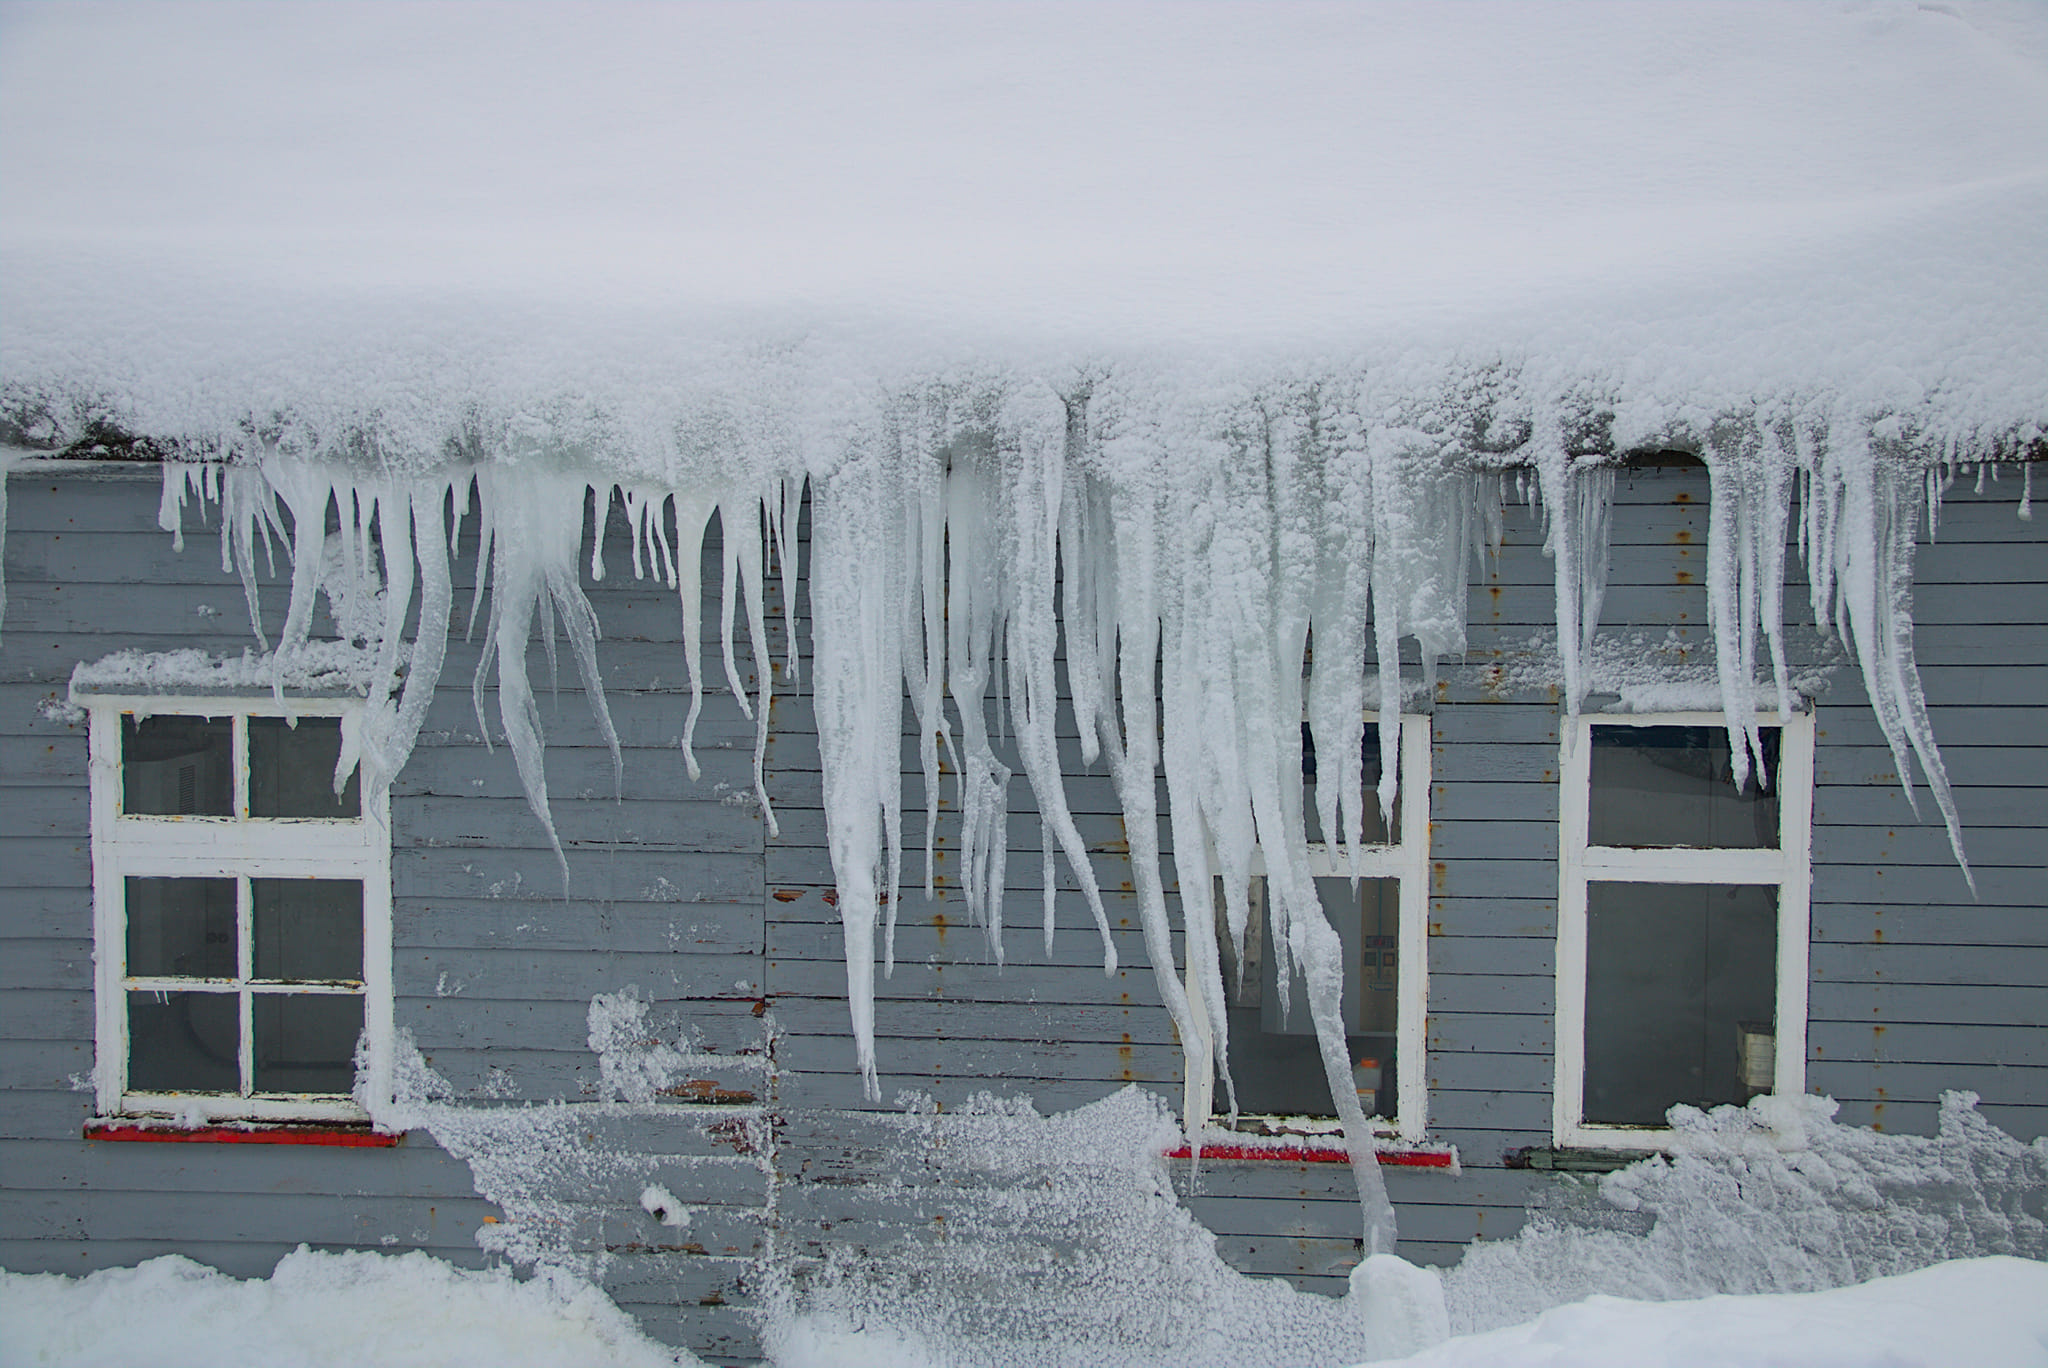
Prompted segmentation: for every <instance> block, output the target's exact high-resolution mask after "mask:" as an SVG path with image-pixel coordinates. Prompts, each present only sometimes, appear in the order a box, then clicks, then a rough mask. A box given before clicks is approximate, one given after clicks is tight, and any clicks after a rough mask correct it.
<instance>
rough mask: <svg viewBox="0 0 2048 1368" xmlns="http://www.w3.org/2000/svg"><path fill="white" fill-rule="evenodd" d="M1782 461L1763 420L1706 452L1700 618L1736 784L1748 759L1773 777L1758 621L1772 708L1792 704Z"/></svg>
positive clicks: (1784, 710) (1764, 778)
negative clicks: (1760, 686)
mask: <svg viewBox="0 0 2048 1368" xmlns="http://www.w3.org/2000/svg"><path fill="white" fill-rule="evenodd" d="M1788 465H1789V457H1788V456H1787V454H1786V452H1785V449H1784V446H1783V443H1782V441H1781V440H1780V438H1779V436H1778V434H1777V432H1776V430H1775V429H1773V428H1768V427H1767V428H1765V429H1764V430H1763V431H1762V432H1757V431H1755V430H1743V431H1741V432H1733V431H1730V432H1724V433H1722V434H1720V435H1719V436H1718V437H1717V440H1715V441H1714V442H1712V443H1711V444H1710V445H1709V447H1708V452H1707V481H1708V499H1707V519H1708V522H1707V622H1708V625H1709V628H1710V629H1711V630H1712V632H1713V635H1714V666H1715V672H1716V675H1717V677H1718V679H1719V682H1720V691H1721V712H1722V717H1723V720H1724V722H1725V723H1726V724H1727V728H1728V738H1729V751H1730V754H1731V757H1732V764H1733V770H1734V775H1733V778H1734V783H1735V785H1736V787H1737V788H1740V787H1742V786H1744V785H1746V784H1747V783H1748V782H1749V776H1750V772H1751V770H1752V767H1754V769H1755V771H1756V773H1757V776H1758V782H1759V783H1760V784H1764V785H1768V784H1769V783H1770V782H1772V777H1771V776H1770V775H1767V774H1765V773H1764V770H1763V754H1764V752H1763V738H1762V735H1761V733H1760V732H1759V730H1758V728H1757V721H1756V711H1757V709H1756V682H1755V679H1756V638H1757V633H1758V630H1759V628H1761V630H1762V633H1763V636H1764V639H1765V641H1766V642H1767V643H1768V645H1769V649H1770V656H1771V677H1772V682H1773V684H1774V685H1775V687H1776V693H1777V700H1778V713H1779V716H1780V717H1790V716H1791V715H1792V712H1793V701H1792V690H1791V686H1790V684H1789V683H1788V679H1787V675H1786V670H1785V660H1784V650H1783V643H1782V637H1783V621H1784V607H1783V603H1784V590H1783V585H1784V583H1785V538H1786V530H1787V520H1788V512H1787V505H1788V503H1789V502H1790V493H1789V489H1788V484H1789V475H1788Z"/></svg>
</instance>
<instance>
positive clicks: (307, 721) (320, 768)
mask: <svg viewBox="0 0 2048 1368" xmlns="http://www.w3.org/2000/svg"><path fill="white" fill-rule="evenodd" d="M340 758H341V719H340V718H338V717H301V718H299V719H298V720H297V722H296V724H294V722H293V720H292V719H291V718H287V717H252V718H250V719H249V815H250V816H251V817H358V816H361V815H362V811H363V801H362V792H361V786H360V784H359V783H358V780H357V776H356V775H355V774H351V775H349V778H348V784H347V786H346V787H345V788H343V789H342V791H341V795H340V796H339V797H336V796H335V792H334V766H335V763H336V761H338V760H339V759H340Z"/></svg>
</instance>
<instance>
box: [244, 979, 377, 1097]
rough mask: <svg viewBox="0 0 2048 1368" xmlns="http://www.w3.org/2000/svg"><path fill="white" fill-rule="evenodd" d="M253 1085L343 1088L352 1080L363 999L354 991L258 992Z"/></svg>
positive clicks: (262, 1088) (291, 1089) (282, 1089)
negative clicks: (254, 1082)
mask: <svg viewBox="0 0 2048 1368" xmlns="http://www.w3.org/2000/svg"><path fill="white" fill-rule="evenodd" d="M254 1006H255V1011H254V1014H253V1018H252V1020H253V1023H254V1026H255V1031H256V1091H257V1092H260V1093H345V1092H347V1091H349V1089H350V1088H352V1087H354V1086H355V1065H354V1062H353V1061H354V1059H355V1052H356V1037H357V1036H359V1035H361V1034H362V1032H363V1000H362V999H361V998H360V997H357V996H356V995H355V994H353V993H258V994H257V995H256V1000H255V1004H254Z"/></svg>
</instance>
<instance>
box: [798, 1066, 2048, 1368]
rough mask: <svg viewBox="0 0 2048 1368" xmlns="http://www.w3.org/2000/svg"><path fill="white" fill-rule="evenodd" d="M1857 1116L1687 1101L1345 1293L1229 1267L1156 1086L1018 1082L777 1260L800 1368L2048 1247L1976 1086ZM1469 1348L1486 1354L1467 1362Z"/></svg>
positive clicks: (1882, 1271)
mask: <svg viewBox="0 0 2048 1368" xmlns="http://www.w3.org/2000/svg"><path fill="white" fill-rule="evenodd" d="M1833 1112H1834V1103H1833V1102H1831V1101H1829V1100H1828V1099H1825V1098H1786V1099H1774V1098H1766V1099H1760V1100H1759V1101H1758V1102H1756V1103H1754V1104H1752V1105H1751V1106H1749V1107H1746V1108H1742V1107H1723V1108H1719V1109H1717V1110H1716V1111H1714V1112H1712V1113H1707V1114H1702V1113H1699V1112H1694V1111H1689V1110H1687V1109H1679V1110H1677V1111H1676V1112H1675V1113H1674V1115H1673V1122H1674V1125H1675V1126H1676V1128H1677V1141H1676V1143H1675V1145H1674V1147H1673V1156H1672V1158H1671V1159H1670V1160H1668V1161H1667V1160H1664V1159H1651V1160H1648V1161H1645V1162H1643V1163H1640V1164H1637V1165H1634V1166H1632V1167H1631V1168H1628V1169H1625V1170H1623V1171H1621V1172H1618V1173H1615V1174H1612V1175H1609V1176H1608V1177H1606V1178H1605V1179H1603V1180H1600V1181H1599V1182H1598V1183H1595V1182H1593V1181H1592V1180H1574V1179H1569V1178H1564V1179H1560V1180H1558V1184H1557V1187H1556V1188H1555V1189H1554V1191H1556V1192H1558V1193H1561V1194H1564V1199H1563V1200H1560V1201H1558V1202H1556V1203H1554V1204H1552V1205H1551V1206H1550V1207H1549V1208H1547V1209H1545V1210H1543V1211H1541V1212H1539V1213H1538V1214H1537V1215H1536V1217H1535V1219H1533V1220H1532V1222H1531V1224H1530V1226H1529V1227H1528V1228H1527V1229H1525V1230H1524V1231H1523V1232H1522V1233H1521V1234H1519V1235H1518V1236H1516V1237H1515V1238H1513V1239H1509V1240H1504V1241H1485V1242H1481V1243H1478V1244H1475V1245H1474V1246H1472V1248H1471V1249H1470V1250H1468V1252H1467V1254H1466V1257H1465V1259H1464V1261H1463V1262H1462V1263H1461V1264H1459V1265H1458V1266H1457V1267H1455V1268H1453V1269H1450V1270H1448V1271H1446V1272H1443V1273H1438V1272H1437V1271H1435V1270H1429V1269H1418V1268H1414V1267H1413V1266H1411V1265H1406V1264H1403V1263H1402V1262H1401V1261H1400V1260H1397V1259H1393V1258H1391V1257H1386V1256H1380V1257H1377V1258H1371V1259H1366V1260H1364V1261H1362V1262H1361V1263H1360V1265H1359V1266H1358V1269H1357V1270H1356V1271H1355V1272H1354V1273H1353V1275H1352V1288H1351V1291H1350V1292H1349V1293H1348V1294H1347V1295H1346V1296H1343V1297H1340V1298H1331V1297H1323V1296H1317V1295H1313V1294H1309V1293H1301V1292H1297V1291H1295V1290H1294V1289H1293V1288H1292V1287H1290V1286H1288V1285H1287V1284H1286V1283H1285V1282H1283V1281H1281V1280H1280V1279H1277V1278H1254V1277H1247V1276H1245V1275H1242V1274H1240V1273H1238V1272H1236V1271H1235V1270H1233V1269H1232V1268H1230V1267H1228V1266H1227V1265H1226V1264H1225V1263H1224V1262H1223V1260H1222V1258H1221V1257H1220V1256H1219V1255H1218V1254H1217V1253H1216V1250H1215V1237H1214V1236H1213V1235H1211V1234H1210V1232H1209V1231H1207V1230H1206V1229H1204V1228H1203V1227H1202V1226H1201V1224H1200V1223H1199V1222H1197V1221H1196V1220H1195V1219H1194V1218H1193V1216H1192V1215H1190V1214H1189V1212H1188V1211H1187V1209H1186V1208H1185V1207H1183V1206H1182V1205H1181V1204H1180V1203H1179V1202H1178V1200H1177V1199H1176V1198H1175V1196H1174V1194H1173V1190H1172V1186H1171V1184H1170V1183H1169V1182H1168V1172H1167V1168H1166V1164H1165V1162H1164V1161H1162V1160H1161V1159H1160V1157H1159V1149H1160V1147H1161V1144H1162V1141H1163V1139H1164V1138H1166V1137H1171V1136H1172V1135H1173V1133H1174V1127H1173V1125H1172V1123H1171V1121H1170V1120H1169V1119H1168V1117H1167V1116H1166V1113H1165V1109H1164V1106H1163V1104H1162V1103H1160V1102H1159V1101H1158V1100H1157V1099H1156V1098H1154V1097H1153V1096H1151V1095H1150V1094H1147V1093H1144V1092H1142V1091H1140V1090H1138V1089H1135V1088H1130V1089H1126V1090H1125V1091H1123V1092H1121V1093H1118V1094H1116V1095H1114V1096H1112V1097H1109V1098H1106V1099H1104V1100H1103V1101H1102V1102H1099V1103H1095V1104H1093V1105H1092V1106H1089V1107H1084V1108H1081V1109H1079V1110H1077V1111H1073V1112H1069V1113H1065V1114H1063V1115H1058V1116H1052V1117H1040V1116H1038V1115H1037V1114H1036V1113H1035V1112H1033V1111H1032V1110H1031V1109H1030V1107H1029V1106H1028V1104H1019V1103H1014V1102H997V1101H994V1100H986V1101H983V1102H982V1103H980V1104H979V1105H977V1106H974V1107H971V1108H969V1109H968V1110H967V1111H965V1112H963V1113H957V1114H947V1115H936V1114H919V1113H912V1114H909V1115H905V1116H903V1117H900V1118H896V1119H895V1120H894V1126H895V1128H896V1131H897V1135H896V1142H895V1145H894V1147H893V1148H892V1149H891V1151H890V1157H891V1159H892V1160H893V1162H892V1163H891V1164H890V1165H889V1169H890V1171H892V1172H894V1173H897V1174H903V1175H915V1177H912V1178H906V1179H904V1180H901V1181H899V1182H898V1183H897V1184H896V1186H895V1189H894V1191H893V1193H892V1190H891V1186H890V1183H889V1181H888V1180H886V1179H883V1178H881V1177H879V1176H878V1178H877V1181H876V1184H875V1185H874V1186H873V1187H871V1188H870V1189H869V1190H868V1193H867V1195H868V1196H869V1197H871V1198H872V1199H873V1205H872V1207H871V1208H870V1209H869V1210H868V1211H867V1212H866V1218H865V1220H864V1221H863V1223H862V1231H863V1235H862V1243H861V1247H860V1248H859V1249H854V1248H851V1247H846V1248H840V1249H837V1250H835V1251H834V1253H833V1255H832V1257H831V1259H830V1260H829V1262H828V1263H827V1264H826V1265H825V1266H824V1267H823V1268H822V1269H818V1270H807V1269H787V1268H786V1269H771V1270H770V1276H769V1278H768V1279H767V1280H766V1284H767V1285H768V1286H769V1287H770V1288H771V1290H773V1289H774V1288H775V1284H776V1282H777V1280H778V1279H783V1280H786V1281H785V1285H783V1286H782V1287H781V1288H780V1289H779V1291H772V1295H771V1296H770V1303H771V1307H772V1312H771V1315H770V1317H769V1324H768V1331H767V1335H766V1343H767V1345H768V1347H769V1348H770V1349H771V1351H772V1352H773V1353H774V1354H775V1355H776V1357H777V1360H778V1362H781V1363H783V1364H785V1365H786V1366H787V1368H814V1366H815V1368H823V1366H824V1365H828V1364H842V1363H870V1362H876V1363H879V1362H883V1361H889V1362H892V1363H903V1364H933V1365H936V1364H946V1365H952V1366H953V1368H966V1366H967V1365H977V1364H988V1365H1003V1368H1012V1366H1013V1365H1036V1364H1043V1365H1104V1366H1105V1368H1107V1366H1109V1365H1115V1366H1116V1368H1139V1366H1140V1365H1146V1364H1159V1363H1174V1364H1180V1365H1199V1364H1213V1365H1228V1366H1235V1365H1243V1364H1251V1363H1260V1362H1279V1363H1343V1362H1349V1361H1353V1360H1361V1359H1367V1358H1375V1357H1386V1356H1391V1355H1393V1354H1398V1353H1412V1352H1415V1351H1417V1350H1419V1349H1422V1348H1425V1347H1427V1346H1428V1345H1430V1344H1432V1343H1434V1342H1435V1341H1436V1340H1438V1339H1440V1338H1442V1337H1443V1336H1444V1335H1446V1334H1447V1333H1449V1332H1451V1331H1456V1332H1458V1333H1460V1334H1483V1333H1485V1332H1488V1331H1492V1330H1496V1329H1499V1328H1501V1327H1503V1326H1507V1325H1513V1324H1518V1323H1521V1322H1525V1321H1532V1320H1534V1319H1535V1318H1537V1317H1538V1316H1541V1315H1542V1314H1544V1313H1545V1312H1548V1311H1551V1310H1552V1309H1554V1308H1557V1307H1560V1306H1566V1305H1569V1304H1573V1303H1581V1302H1584V1301H1585V1300H1586V1299H1587V1298H1589V1297H1591V1298H1596V1299H1597V1298H1601V1297H1609V1298H1611V1297H1615V1296H1622V1297H1631V1298H1639V1299H1642V1300H1646V1301H1670V1300H1679V1299H1686V1298H1697V1297H1704V1296H1712V1295H1715V1294H1773V1295H1776V1294H1788V1293H1807V1292H1817V1291H1822V1290H1825V1289H1829V1288H1835V1287H1843V1286H1848V1285H1853V1284H1856V1283H1859V1282H1863V1281H1865V1280H1868V1279H1871V1278H1875V1277H1883V1276H1888V1275H1896V1274H1900V1273H1906V1272H1909V1271H1912V1270H1915V1269H1919V1268H1923V1267H1927V1266H1929V1265H1932V1264H1936V1263H1939V1262H1941V1261H1944V1260H1949V1259H1956V1258H1968V1257H1978V1256H1989V1255H2002V1256H2019V1257H2021V1258H2025V1259H2032V1260H2039V1259H2043V1258H2048V1224H2044V1219H2043V1218H2044V1212H2043V1211H2042V1209H2041V1200H2042V1194H2043V1193H2044V1192H2048V1142H2038V1141H2037V1142H2035V1143H2034V1144H2032V1145H2023V1144H2021V1143H2020V1142H2019V1141H2017V1140H2015V1139H2013V1138H2012V1137H2011V1136H2009V1135H2007V1134H2005V1133H2004V1132H2003V1131H2000V1130H1999V1129H1998V1128H1997V1127H1995V1126H1993V1125H1991V1124H1990V1123H1988V1122H1986V1121H1984V1120H1983V1119H1982V1118H1980V1117H1979V1116H1977V1114H1976V1112H1975V1099H1974V1098H1971V1097H1969V1096H1967V1095H1951V1096H1950V1097H1949V1098H1947V1099H1945V1102H1944V1108H1943V1112H1942V1119H1941V1128H1940V1132H1939V1134H1937V1135H1935V1136H1933V1137H1918V1136H1887V1135H1882V1134H1879V1133H1877V1132H1874V1131H1868V1130H1863V1129H1859V1128H1855V1127H1848V1126H1840V1125H1837V1124H1835V1123H1834V1121H1833V1120H1832V1119H1831V1118H1832V1116H1833ZM1216 1181H1217V1186H1218V1187H1219V1188H1222V1187H1224V1186H1225V1185H1226V1183H1227V1180H1223V1179H1218V1180H1216ZM1574 1194H1575V1195H1574ZM892 1208H893V1210H892ZM934 1212H942V1213H943V1216H942V1218H941V1219H937V1220H934V1219H933V1213H934ZM1772 1314H1775V1313H1772ZM1595 1320H1596V1321H1597V1320H1598V1317H1595ZM1562 1323H1563V1324H1564V1325H1566V1326H1567V1327H1569V1326H1571V1325H1572V1324H1573V1322H1572V1320H1571V1318H1570V1317H1569V1316H1567V1317H1565V1318H1563V1322H1562ZM1674 1323H1676V1324H1680V1325H1691V1324H1692V1323H1693V1322H1692V1321H1690V1320H1688V1319H1687V1318H1686V1316H1684V1315H1675V1316H1674ZM1765 1323H1766V1324H1769V1323H1770V1320H1769V1316H1766V1317H1765ZM1954 1324H1955V1323H1951V1327H1950V1328H1951V1329H1953V1327H1954ZM1553 1328H1554V1327H1553ZM1653 1328H1654V1321H1644V1322H1642V1324H1641V1327H1640V1330H1641V1333H1650V1332H1651V1330H1652V1329H1653ZM1541 1333H1542V1334H1549V1333H1550V1330H1545V1331H1543V1332H1541ZM1574 1333H1576V1332H1574ZM1591 1333H1592V1331H1590V1330H1589V1331H1588V1334H1589V1335H1590V1334H1591ZM1630 1333H1632V1334H1633V1333H1637V1331H1634V1330H1632V1331H1630ZM1745 1333H1748V1332H1745ZM1531 1342H1532V1343H1533V1342H1536V1341H1535V1340H1532V1341H1531ZM1591 1342H1594V1341H1591V1340H1589V1343H1591ZM1794 1342H1797V1341H1794ZM1861 1343H1865V1344H1867V1343H1868V1342H1867V1341H1863V1342H1861ZM882 1346H886V1347H887V1353H886V1354H880V1355H878V1354H877V1350H878V1348H879V1347H882ZM1468 1361H1469V1362H1484V1361H1485V1360H1484V1359H1483V1358H1474V1359H1470V1360H1467V1359H1463V1358H1456V1357H1452V1358H1448V1359H1445V1360H1443V1362H1444V1363H1446V1364H1451V1363H1465V1362H1468ZM1531 1361H1534V1360H1531ZM1560 1361H1561V1362H1579V1361H1582V1360H1579V1359H1573V1358H1570V1357H1565V1358H1563V1359H1561V1360H1560ZM1584 1361H1588V1362H1606V1361H1608V1360H1599V1359H1589V1360H1584ZM1613 1361H1614V1362H1623V1361H1625V1360H1622V1359H1616V1360H1613ZM1651 1361H1653V1362H1655V1361H1661V1360H1655V1359H1653V1360H1651ZM1738 1361H1743V1362H1747V1361H1748V1360H1738ZM1782 1361H1786V1362H1791V1361H1795V1360H1792V1359H1785V1360H1782ZM1821 1361H1844V1362H1854V1361H1858V1360H1856V1359H1855V1358H1853V1357H1851V1358H1848V1359H1843V1360H1821ZM1906 1361H1908V1362H1917V1361H1921V1360H1906ZM1925 1361H1927V1362H1940V1361H1941V1360H1940V1357H1939V1356H1938V1355H1936V1356H1934V1357H1932V1358H1928V1359H1926V1360H1925ZM2018 1361H2022V1362H2023V1361H2026V1360H2018ZM1432 1362H1434V1360H1432Z"/></svg>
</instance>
